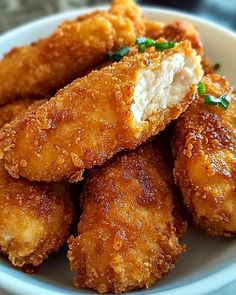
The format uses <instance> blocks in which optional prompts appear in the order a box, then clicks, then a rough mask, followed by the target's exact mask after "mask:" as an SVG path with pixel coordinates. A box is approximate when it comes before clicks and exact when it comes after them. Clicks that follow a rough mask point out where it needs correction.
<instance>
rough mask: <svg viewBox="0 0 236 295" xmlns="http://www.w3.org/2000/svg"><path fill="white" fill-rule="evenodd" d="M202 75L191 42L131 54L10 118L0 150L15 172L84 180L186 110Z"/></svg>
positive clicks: (34, 177) (2, 133) (47, 178)
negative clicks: (90, 171) (89, 172)
mask: <svg viewBox="0 0 236 295" xmlns="http://www.w3.org/2000/svg"><path fill="white" fill-rule="evenodd" d="M202 74H203V72H202V69H201V65H200V57H199V56H197V55H196V52H195V51H194V50H192V49H191V46H190V43H189V42H187V41H186V42H182V43H179V44H177V45H176V47H175V48H172V49H170V50H166V51H163V52H160V51H159V52H157V51H155V49H154V48H149V49H148V50H147V52H145V53H144V54H140V53H137V54H131V56H127V57H124V58H123V59H122V60H121V61H120V62H119V63H113V64H112V65H111V66H108V67H105V68H103V69H101V70H100V71H93V72H91V73H90V74H89V75H88V76H86V77H83V78H81V79H77V80H75V81H74V82H73V83H72V84H70V85H68V86H67V87H65V88H64V89H63V90H61V91H59V92H58V94H57V95H56V96H55V97H54V98H52V99H50V100H49V101H48V102H46V103H45V104H43V105H42V106H40V107H38V108H37V109H36V110H33V111H31V112H30V113H28V114H27V115H25V116H24V117H23V118H20V119H18V120H15V121H14V122H12V123H11V124H8V126H6V127H5V128H4V130H2V131H0V139H1V142H0V157H1V158H4V164H5V168H6V169H7V170H8V172H9V173H10V174H11V175H12V176H13V177H15V178H18V177H19V176H23V177H26V178H28V179H29V180H39V181H40V180H41V181H59V180H62V179H69V180H70V181H79V180H81V179H82V174H83V172H84V170H85V169H88V168H91V167H93V166H95V165H101V164H102V163H104V162H105V161H106V160H108V159H109V158H111V157H112V156H113V155H114V154H116V153H117V152H119V151H121V150H123V149H134V148H136V147H137V146H138V145H140V144H141V143H142V142H144V141H146V140H147V139H148V138H149V137H150V136H152V135H155V134H157V133H158V132H159V131H161V130H163V129H164V128H165V127H166V125H167V124H168V123H169V122H170V121H171V120H173V119H175V118H177V117H178V116H179V115H180V114H181V113H182V112H184V111H185V110H186V108H187V107H188V106H189V104H190V103H191V102H192V100H193V99H194V93H196V87H195V84H196V83H198V82H199V80H200V79H201V78H202Z"/></svg>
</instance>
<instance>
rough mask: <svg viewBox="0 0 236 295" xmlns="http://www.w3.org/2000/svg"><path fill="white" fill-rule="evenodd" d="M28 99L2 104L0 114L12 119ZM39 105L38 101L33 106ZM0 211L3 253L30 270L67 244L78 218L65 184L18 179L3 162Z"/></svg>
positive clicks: (0, 249)
mask: <svg viewBox="0 0 236 295" xmlns="http://www.w3.org/2000/svg"><path fill="white" fill-rule="evenodd" d="M29 101H30V100H29ZM29 101H22V102H21V103H19V102H18V103H15V104H14V105H9V106H6V107H3V108H1V109H0V113H1V114H4V113H5V114H7V116H6V117H5V119H7V117H8V119H9V120H11V119H12V116H16V115H19V114H21V113H22V112H23V111H26V108H27V104H28V102H29ZM31 102H32V101H31ZM41 103H42V102H41ZM39 104H40V102H36V103H35V104H34V105H33V106H32V107H31V108H35V107H37V105H39ZM4 108H5V110H4V111H3V109H4ZM23 108H25V110H23ZM6 109H7V110H8V111H9V112H8V111H6ZM4 123H6V122H4ZM0 212H1V214H0V252H2V253H4V254H6V255H7V256H8V258H9V260H10V261H11V263H12V264H13V265H14V266H18V267H23V268H25V267H26V269H27V270H29V269H31V267H33V266H38V265H40V264H41V263H42V262H43V261H44V260H45V259H46V258H47V257H48V255H49V254H50V253H51V252H54V251H57V250H58V249H59V247H60V246H62V245H63V244H65V242H66V240H67V238H68V236H69V234H70V229H71V226H72V225H73V224H74V222H75V217H76V215H75V210H74V207H73V204H72V202H71V201H70V199H69V196H68V192H67V190H66V187H65V185H63V184H57V185H45V184H39V183H38V184H36V183H30V182H28V181H26V180H23V179H20V180H16V179H14V178H12V177H11V176H10V175H9V174H8V173H7V172H6V171H5V169H4V166H3V164H2V162H0ZM31 271H32V269H31Z"/></svg>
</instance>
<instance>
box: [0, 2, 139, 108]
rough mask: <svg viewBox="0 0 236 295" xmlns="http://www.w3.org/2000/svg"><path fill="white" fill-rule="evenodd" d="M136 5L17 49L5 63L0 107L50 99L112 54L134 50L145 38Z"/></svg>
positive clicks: (120, 5)
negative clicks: (30, 99)
mask: <svg viewBox="0 0 236 295" xmlns="http://www.w3.org/2000/svg"><path fill="white" fill-rule="evenodd" d="M142 19H143V17H142V12H141V10H140V9H139V7H137V6H136V4H135V2H134V1H133V0H128V1H122V0H117V1H114V3H113V5H112V8H111V9H110V10H109V11H102V12H98V13H93V14H90V16H88V17H85V18H84V19H82V20H69V21H65V22H64V23H62V24H61V25H60V26H59V27H58V28H57V29H56V31H55V32H54V34H53V35H51V36H49V37H47V38H44V39H41V40H39V41H37V42H35V43H33V44H31V45H27V46H23V47H20V48H14V49H12V50H11V51H10V52H9V53H7V54H6V55H5V56H4V57H3V59H2V60H1V61H0V81H1V83H0V105H1V104H4V103H6V102H8V101H12V100H15V99H17V98H25V97H34V98H45V97H46V96H47V95H54V93H55V92H56V91H57V90H58V89H60V88H61V87H62V86H64V85H66V84H68V83H70V82H72V81H73V80H74V79H76V78H78V77H79V76H81V75H83V73H84V72H86V71H87V70H88V69H91V68H92V67H93V66H96V65H97V64H99V63H100V62H101V61H102V60H103V59H104V58H105V57H106V56H107V55H108V52H109V51H110V50H115V49H116V48H118V47H120V46H122V45H132V44H134V42H135V38H136V36H137V35H142V34H143V33H144V24H143V20H142Z"/></svg>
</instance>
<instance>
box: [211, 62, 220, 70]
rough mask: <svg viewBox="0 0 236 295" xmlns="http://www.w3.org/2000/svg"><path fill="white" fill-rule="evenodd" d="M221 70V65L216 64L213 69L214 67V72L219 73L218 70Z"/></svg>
mask: <svg viewBox="0 0 236 295" xmlns="http://www.w3.org/2000/svg"><path fill="white" fill-rule="evenodd" d="M219 68H220V64H219V63H216V64H214V65H213V67H212V69H213V71H217V70H219Z"/></svg>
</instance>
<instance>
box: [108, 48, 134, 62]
mask: <svg viewBox="0 0 236 295" xmlns="http://www.w3.org/2000/svg"><path fill="white" fill-rule="evenodd" d="M128 53H129V47H127V46H126V47H121V48H120V49H118V50H117V51H116V52H109V54H108V56H109V59H110V60H111V61H112V62H115V61H116V62H118V61H120V60H121V59H122V58H123V57H124V56H125V55H127V54H128Z"/></svg>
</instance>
